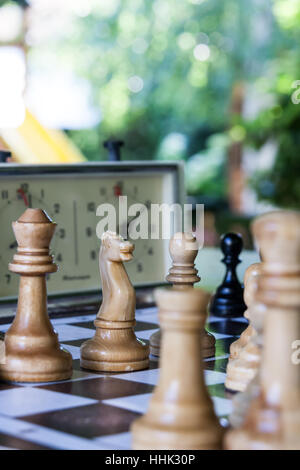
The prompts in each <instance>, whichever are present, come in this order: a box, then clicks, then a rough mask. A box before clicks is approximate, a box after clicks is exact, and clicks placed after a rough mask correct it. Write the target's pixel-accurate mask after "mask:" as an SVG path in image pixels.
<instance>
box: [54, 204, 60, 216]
mask: <svg viewBox="0 0 300 470" xmlns="http://www.w3.org/2000/svg"><path fill="white" fill-rule="evenodd" d="M53 208H54V214H59V213H60V204H59V203H58V202H56V203H55V204H53Z"/></svg>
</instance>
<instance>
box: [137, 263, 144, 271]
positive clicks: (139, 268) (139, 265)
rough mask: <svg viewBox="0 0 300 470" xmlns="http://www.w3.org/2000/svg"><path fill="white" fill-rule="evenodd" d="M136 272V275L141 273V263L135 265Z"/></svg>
mask: <svg viewBox="0 0 300 470" xmlns="http://www.w3.org/2000/svg"><path fill="white" fill-rule="evenodd" d="M137 272H138V273H141V272H143V265H142V263H138V264H137Z"/></svg>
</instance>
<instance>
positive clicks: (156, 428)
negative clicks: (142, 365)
mask: <svg viewBox="0 0 300 470" xmlns="http://www.w3.org/2000/svg"><path fill="white" fill-rule="evenodd" d="M209 297H210V296H209V294H208V293H206V292H204V291H202V290H200V289H194V288H191V287H189V288H187V289H183V290H179V289H177V290H176V289H159V290H157V291H156V301H157V305H158V310H159V319H160V324H161V328H162V331H163V335H162V347H161V358H160V365H161V368H160V376H159V381H158V384H157V386H156V388H155V390H154V393H153V395H152V398H151V401H150V405H149V409H148V411H147V413H146V414H145V415H144V416H143V417H141V418H138V419H137V420H136V421H135V422H134V423H133V425H132V428H131V429H132V434H133V448H134V449H164V450H165V449H186V450H189V449H220V448H221V440H222V435H223V430H222V428H221V426H220V424H219V422H218V419H217V417H216V415H215V413H214V409H213V403H212V400H211V398H210V396H209V393H208V391H207V388H206V385H205V382H204V373H203V365H202V351H201V349H202V346H201V341H200V339H201V333H202V330H203V326H204V323H205V319H206V309H207V304H208V300H209Z"/></svg>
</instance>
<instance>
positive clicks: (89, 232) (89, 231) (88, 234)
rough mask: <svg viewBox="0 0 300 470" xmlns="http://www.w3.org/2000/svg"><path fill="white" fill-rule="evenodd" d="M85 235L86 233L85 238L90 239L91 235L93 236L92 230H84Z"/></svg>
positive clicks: (89, 228) (88, 228)
mask: <svg viewBox="0 0 300 470" xmlns="http://www.w3.org/2000/svg"><path fill="white" fill-rule="evenodd" d="M85 233H86V236H87V237H91V236H92V234H93V230H92V229H91V227H87V228H86V229H85Z"/></svg>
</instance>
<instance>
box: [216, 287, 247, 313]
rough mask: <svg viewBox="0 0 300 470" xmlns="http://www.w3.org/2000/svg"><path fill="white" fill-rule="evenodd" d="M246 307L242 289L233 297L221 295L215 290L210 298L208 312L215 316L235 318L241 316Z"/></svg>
mask: <svg viewBox="0 0 300 470" xmlns="http://www.w3.org/2000/svg"><path fill="white" fill-rule="evenodd" d="M246 308H247V307H246V305H245V303H244V301H243V290H242V289H241V290H240V292H239V294H238V295H237V296H236V297H235V298H227V297H222V296H221V294H219V293H218V291H217V293H216V294H215V295H214V296H213V298H212V300H211V304H210V309H209V312H210V314H211V315H214V316H215V317H223V318H236V317H242V316H243V314H244V312H245V310H246Z"/></svg>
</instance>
